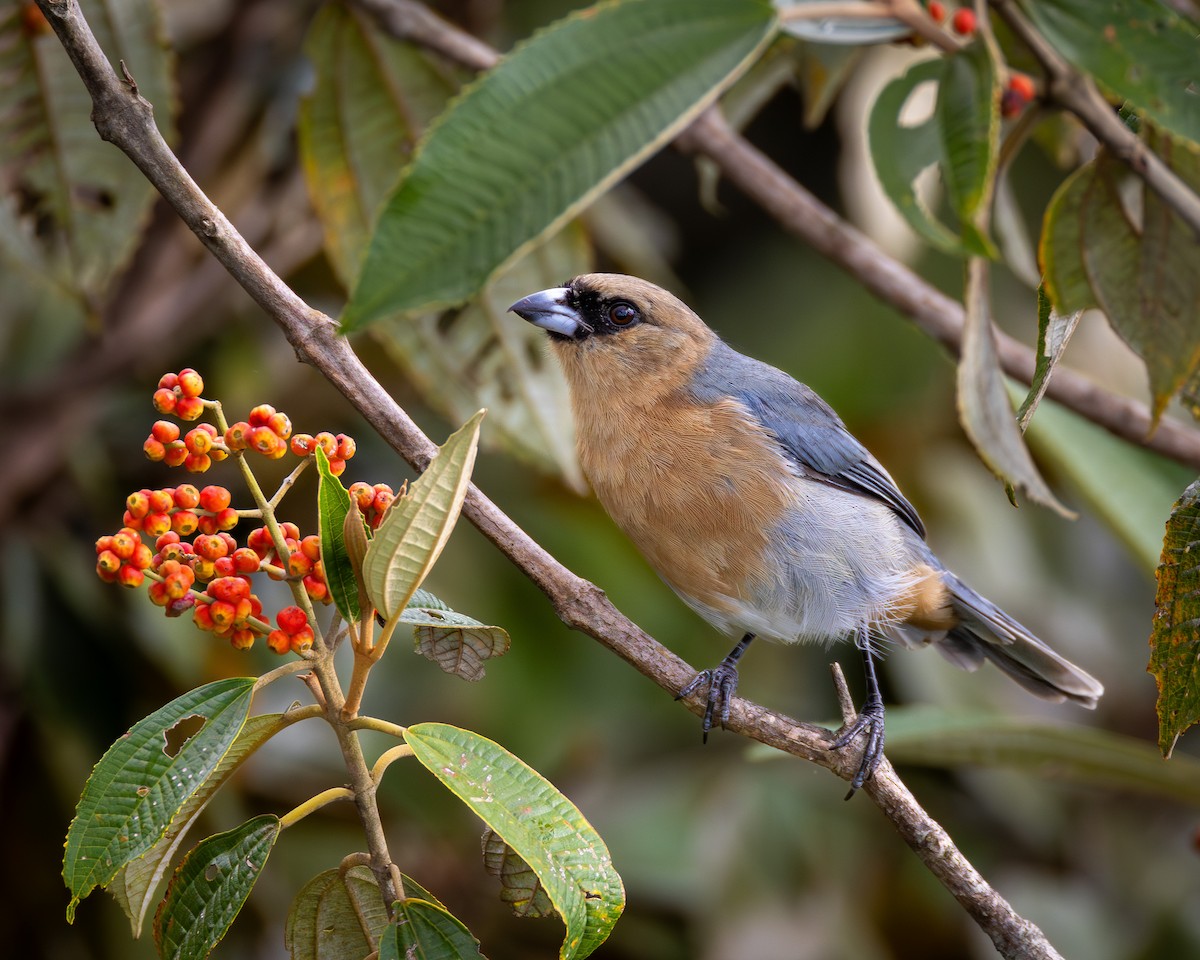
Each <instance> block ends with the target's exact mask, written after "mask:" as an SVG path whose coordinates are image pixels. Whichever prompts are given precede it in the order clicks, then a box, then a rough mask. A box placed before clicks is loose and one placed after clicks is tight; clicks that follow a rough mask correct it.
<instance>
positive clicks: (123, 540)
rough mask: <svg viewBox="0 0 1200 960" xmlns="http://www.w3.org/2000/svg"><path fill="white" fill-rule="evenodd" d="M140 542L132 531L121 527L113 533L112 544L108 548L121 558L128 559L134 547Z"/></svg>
mask: <svg viewBox="0 0 1200 960" xmlns="http://www.w3.org/2000/svg"><path fill="white" fill-rule="evenodd" d="M141 542H142V541H141V539H140V538H139V537H138V535H137V534H136V533H135V532H134V531H132V530H125V529H122V530H121V531H120V532H119V533H116V534H114V535H113V538H112V546H111V547H109V549H110V550H112V552H113V553H115V554H116V555H117V556H118V557H120V558H121V559H122V560H128V559H129V558H130V557H132V556H133V550H134V548H135V547H136V546H137V545H138V544H139V543H141Z"/></svg>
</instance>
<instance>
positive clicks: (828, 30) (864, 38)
mask: <svg viewBox="0 0 1200 960" xmlns="http://www.w3.org/2000/svg"><path fill="white" fill-rule="evenodd" d="M822 2H823V0H775V6H776V7H777V8H778V9H779V10H781V11H784V14H785V15H784V16H783V17H781V18H780V29H781V30H783V31H784V32H785V33H790V34H791V35H792V36H793V37H799V38H800V39H801V40H808V41H809V42H811V43H831V44H839V45H846V46H865V45H867V44H872V43H891V42H892V41H893V40H899V39H901V38H902V37H907V36H910V35H911V34H912V28H911V27H909V26H906V25H905V24H904V23H903V21H900V20H897V19H895V18H894V17H845V16H843V17H836V16H831V17H796V18H788V17H787V16H786V11H787V10H789V9H792V8H803V7H804V6H805V5H806V4H810V3H822Z"/></svg>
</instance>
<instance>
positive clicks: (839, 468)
mask: <svg viewBox="0 0 1200 960" xmlns="http://www.w3.org/2000/svg"><path fill="white" fill-rule="evenodd" d="M692 391H693V393H694V394H695V395H696V397H697V399H700V400H703V401H706V402H714V401H716V400H717V399H719V398H720V397H723V396H725V397H733V398H735V399H737V400H740V401H741V402H742V403H744V404H745V405H746V407H747V409H749V411H750V412H751V413H752V414H753V415H754V416H755V417H756V418H757V419H758V421H759V423H761V424H762V425H763V426H764V427H766V428H767V430H769V431H770V432H771V433H772V434H774V436H775V438H776V439H777V440H778V441H779V445H780V446H781V447H782V448H783V451H784V453H785V454H786V455H787V456H788V457H789V458H790V459H791V460H792V461H793V462H795V463H796V464H797V465H799V466H800V467H801V468H802V469H803V470H804V472H805V474H806V475H808V476H810V477H812V478H813V479H815V480H820V481H822V482H824V483H828V484H830V485H832V486H835V487H839V488H841V489H843V490H847V491H849V492H850V493H856V494H860V495H863V496H869V497H873V498H875V499H876V500H881V501H882V502H883V503H886V504H887V505H888V506H889V507H891V509H892V510H893V511H895V513H896V515H897V516H898V517H900V519H901V520H903V521H904V522H905V523H906V524H907V525H908V526H909V527H911V528H912V529H913V530H914V531H915V532H916V533H917V534H918V535H919V536H920V537H921V538H922V539H924V537H925V524H923V523H922V522H921V518H920V517H919V516H917V511H916V509H915V508H914V507H913V505H912V504H911V503H909V502H908V500H906V499H905V498H904V494H902V493H901V492H900V491H899V490H898V489H897V488H896V483H895V481H894V480H892V478H891V477H890V476H889V475H888V472H887V471H886V470H885V469H884V468H883V466H882V465H881V464H880V463H879V461H878V460H876V459H875V458H874V457H873V456H872V455H871V452H870V451H869V450H867V448H866V447H864V446H863V445H862V444H861V443H859V442H858V441H857V440H856V439H855V438H854V436H853V435H852V434H851V433H850V431H849V430H847V429H846V425H845V424H844V423H842V421H841V418H840V417H838V415H837V414H836V413H834V411H833V408H832V407H830V406H829V404H827V403H826V402H825V401H824V400H822V399H821V398H820V397H819V396H817V394H816V393H814V392H813V391H812V390H811V389H809V388H808V387H806V386H805V385H804V384H802V383H800V382H798V381H797V380H794V379H793V378H792V377H789V376H788V375H787V374H786V373H784V372H783V371H782V370H777V369H776V368H775V367H772V366H770V365H769V364H765V363H762V362H761V361H759V360H754V359H753V358H751V357H747V356H745V355H744V354H741V353H738V352H737V351H736V350H734V349H733V348H732V347H730V346H729V345H728V344H726V343H723V342H718V343H717V344H716V345H715V346H714V347H713V349H712V352H711V353H710V354H709V357H708V361H707V362H706V364H705V366H704V369H703V370H702V371H701V372H700V373H699V374H698V375H697V376H696V378H695V380H693V382H692Z"/></svg>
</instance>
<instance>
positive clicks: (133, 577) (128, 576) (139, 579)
mask: <svg viewBox="0 0 1200 960" xmlns="http://www.w3.org/2000/svg"><path fill="white" fill-rule="evenodd" d="M117 582H118V583H119V584H121V586H123V587H140V586H141V585H142V584H143V583H145V582H146V575H145V574H144V573H142V571H141V570H139V569H138V568H137V567H135V566H134V565H133V564H131V563H127V564H125V566H123V567H122V568H121V569H120V570H119V571H118V572H117Z"/></svg>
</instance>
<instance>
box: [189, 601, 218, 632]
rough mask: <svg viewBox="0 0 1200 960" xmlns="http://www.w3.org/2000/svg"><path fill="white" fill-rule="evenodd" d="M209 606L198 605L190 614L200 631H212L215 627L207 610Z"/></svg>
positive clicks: (204, 604)
mask: <svg viewBox="0 0 1200 960" xmlns="http://www.w3.org/2000/svg"><path fill="white" fill-rule="evenodd" d="M210 606H212V604H210V603H198V604H196V609H195V610H194V611H193V612H192V620H193V622H194V623H195V624H196V626H198V627H199V628H200V629H201V630H212V629H213V627H214V626H215V624H214V623H213V618H212V612H211V611H210V610H209V609H208V608H209V607H210Z"/></svg>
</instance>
